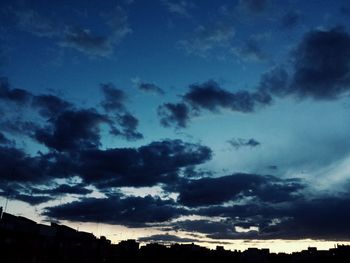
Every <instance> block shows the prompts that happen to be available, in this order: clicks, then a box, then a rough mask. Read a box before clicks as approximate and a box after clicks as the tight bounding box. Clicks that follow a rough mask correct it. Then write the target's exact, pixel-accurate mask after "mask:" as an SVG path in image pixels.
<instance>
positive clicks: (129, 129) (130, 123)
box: [112, 113, 143, 140]
mask: <svg viewBox="0 0 350 263" xmlns="http://www.w3.org/2000/svg"><path fill="white" fill-rule="evenodd" d="M117 122H118V124H119V125H120V126H121V127H122V130H121V131H120V130H119V129H116V128H115V129H113V130H112V134H114V135H120V136H123V137H125V138H126V139H127V140H138V139H142V138H143V135H142V134H141V133H140V132H138V131H137V126H138V124H139V120H138V119H137V118H136V117H135V116H133V115H131V114H130V113H124V114H119V115H118V116H117Z"/></svg>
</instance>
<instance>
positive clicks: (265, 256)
mask: <svg viewBox="0 0 350 263" xmlns="http://www.w3.org/2000/svg"><path fill="white" fill-rule="evenodd" d="M0 248H1V249H0V251H1V252H0V253H1V255H0V257H1V260H0V262H2V263H7V262H11V263H22V262H26V263H30V262H32V263H49V262H50V263H58V262H59V263H66V262H67V263H80V262H81V263H90V262H91V263H100V262H101V263H102V262H104V263H112V262H113V263H118V262H145V263H147V262H152V263H163V262H164V263H165V262H170V263H172V262H181V263H185V262H191V263H197V262H198V263H199V262H201V263H203V262H204V263H205V262H215V263H220V262H231V263H234V262H266V263H268V262H283V263H289V262H291V263H292V262H332V263H333V262H344V263H345V262H347V263H348V262H350V246H343V245H339V246H337V247H336V248H333V249H330V250H327V251H321V250H317V249H316V248H309V249H308V250H305V251H301V252H296V253H292V254H286V253H278V254H276V253H270V252H269V250H268V249H256V248H250V249H248V250H246V251H243V252H240V251H231V250H225V249H224V248H223V247H221V246H218V247H217V248H216V249H215V250H211V249H208V248H204V247H201V246H197V245H195V244H172V245H170V246H165V245H161V244H157V243H151V244H147V245H145V246H141V247H140V246H139V243H138V242H136V241H135V240H126V241H121V242H120V243H118V244H112V243H111V242H110V241H109V240H108V239H106V238H105V237H100V238H97V237H95V236H94V235H93V234H91V233H87V232H82V231H77V230H75V229H73V228H70V227H68V226H64V225H59V224H56V223H51V225H50V226H48V225H43V224H37V223H36V222H34V221H32V220H29V219H27V218H25V217H21V216H14V215H11V214H8V213H2V216H1V220H0Z"/></svg>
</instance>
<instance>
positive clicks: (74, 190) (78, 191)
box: [31, 184, 92, 196]
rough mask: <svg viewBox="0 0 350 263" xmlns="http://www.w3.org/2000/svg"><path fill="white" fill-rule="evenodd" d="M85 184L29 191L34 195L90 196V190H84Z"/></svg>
mask: <svg viewBox="0 0 350 263" xmlns="http://www.w3.org/2000/svg"><path fill="white" fill-rule="evenodd" d="M85 187H86V185H85V184H76V185H69V184H61V185H59V186H57V187H55V188H51V189H38V188H36V189H32V190H31V191H32V192H33V193H36V194H49V195H50V196H61V195H65V194H75V195H87V194H91V193H92V190H90V189H87V188H85Z"/></svg>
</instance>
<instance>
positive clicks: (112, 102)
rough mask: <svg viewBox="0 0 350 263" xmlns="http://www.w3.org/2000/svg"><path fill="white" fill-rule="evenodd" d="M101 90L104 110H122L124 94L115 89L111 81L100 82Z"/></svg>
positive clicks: (123, 107)
mask: <svg viewBox="0 0 350 263" xmlns="http://www.w3.org/2000/svg"><path fill="white" fill-rule="evenodd" d="M101 90H102V92H103V95H104V100H103V101H102V107H103V108H104V109H105V110H106V111H114V110H117V111H124V109H125V106H124V101H125V99H126V95H125V93H124V91H122V90H121V89H117V88H116V87H115V86H114V85H113V84H112V83H107V84H101Z"/></svg>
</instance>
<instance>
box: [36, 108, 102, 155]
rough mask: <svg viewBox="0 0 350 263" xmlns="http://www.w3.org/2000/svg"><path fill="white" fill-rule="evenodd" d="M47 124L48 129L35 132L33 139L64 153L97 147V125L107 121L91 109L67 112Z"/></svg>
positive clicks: (98, 142)
mask: <svg viewBox="0 0 350 263" xmlns="http://www.w3.org/2000/svg"><path fill="white" fill-rule="evenodd" d="M48 122H49V123H50V125H49V126H48V127H46V128H42V129H38V130H37V131H36V133H35V138H36V139H37V140H38V142H40V143H43V144H45V145H46V146H47V147H49V148H51V149H55V150H58V151H66V150H77V149H82V148H96V147H98V146H99V144H100V135H99V125H100V124H101V123H108V119H107V118H106V116H103V115H101V114H99V113H97V112H96V111H95V110H92V109H90V110H76V111H75V110H67V111H65V112H62V113H61V114H59V115H58V116H57V117H56V118H53V119H49V120H48Z"/></svg>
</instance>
